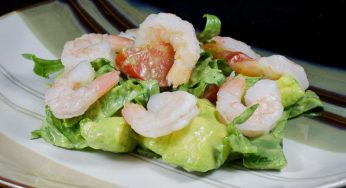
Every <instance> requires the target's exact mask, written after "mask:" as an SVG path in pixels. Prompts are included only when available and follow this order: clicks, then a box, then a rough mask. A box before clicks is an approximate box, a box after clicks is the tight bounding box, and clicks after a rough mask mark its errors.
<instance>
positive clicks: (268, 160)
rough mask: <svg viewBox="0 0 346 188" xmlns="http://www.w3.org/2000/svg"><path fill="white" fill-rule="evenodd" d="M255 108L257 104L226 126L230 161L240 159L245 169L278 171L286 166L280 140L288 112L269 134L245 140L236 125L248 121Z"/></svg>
mask: <svg viewBox="0 0 346 188" xmlns="http://www.w3.org/2000/svg"><path fill="white" fill-rule="evenodd" d="M257 107H258V104H256V105H253V106H251V107H249V108H247V109H246V110H245V111H244V112H243V113H242V114H240V115H239V116H238V117H236V118H235V119H234V120H233V121H232V122H231V123H230V124H229V125H228V132H229V135H228V136H227V139H228V141H229V144H230V147H231V149H232V152H231V154H230V160H235V159H239V158H240V159H242V165H244V166H245V167H246V168H251V169H271V170H279V169H281V168H283V167H285V166H286V164H287V161H286V158H285V155H284V153H283V150H282V140H283V135H284V134H283V131H284V127H285V124H286V122H287V119H288V115H289V112H285V113H284V115H283V116H282V117H281V119H280V120H278V122H277V123H276V125H275V127H274V129H272V130H271V131H270V132H269V133H267V134H264V135H262V136H259V137H256V138H247V137H245V136H244V135H243V134H241V132H240V131H239V130H238V129H237V128H236V125H238V124H242V123H244V122H245V121H246V120H247V119H249V118H250V117H251V115H252V114H253V113H254V111H255V110H256V109H257Z"/></svg>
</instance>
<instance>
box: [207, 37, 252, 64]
mask: <svg viewBox="0 0 346 188" xmlns="http://www.w3.org/2000/svg"><path fill="white" fill-rule="evenodd" d="M203 48H204V49H205V50H206V51H208V52H210V53H212V54H213V57H214V58H215V59H224V60H226V61H227V64H228V65H230V66H231V64H232V63H234V62H243V61H249V60H252V58H251V57H249V56H247V55H245V54H244V53H242V52H237V51H234V52H233V51H230V50H225V49H223V48H221V47H219V46H217V45H216V44H213V43H209V44H205V45H204V46H203Z"/></svg>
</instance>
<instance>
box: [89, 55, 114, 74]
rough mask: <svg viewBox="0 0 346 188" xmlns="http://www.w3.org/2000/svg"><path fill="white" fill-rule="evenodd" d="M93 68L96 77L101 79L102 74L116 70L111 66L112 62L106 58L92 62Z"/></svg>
mask: <svg viewBox="0 0 346 188" xmlns="http://www.w3.org/2000/svg"><path fill="white" fill-rule="evenodd" d="M90 63H91V66H92V67H93V68H94V70H95V77H96V78H97V77H99V76H101V75H102V74H105V73H107V72H111V71H113V70H114V67H113V66H112V65H111V62H110V61H109V60H107V59H104V58H98V59H95V60H93V61H91V62H90Z"/></svg>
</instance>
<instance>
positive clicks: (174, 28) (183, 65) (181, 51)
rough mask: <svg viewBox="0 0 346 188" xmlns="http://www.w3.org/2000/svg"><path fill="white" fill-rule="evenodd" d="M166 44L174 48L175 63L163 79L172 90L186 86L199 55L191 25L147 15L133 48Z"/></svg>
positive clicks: (174, 18)
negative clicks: (184, 84) (171, 86)
mask: <svg viewBox="0 0 346 188" xmlns="http://www.w3.org/2000/svg"><path fill="white" fill-rule="evenodd" d="M160 43H168V44H170V45H172V47H173V49H174V52H175V54H174V63H173V65H172V67H171V68H170V70H169V72H168V74H167V76H166V79H167V81H168V84H169V85H173V87H174V88H176V87H177V86H179V85H181V84H183V83H186V82H187V81H188V80H189V78H190V75H191V72H192V69H193V68H194V66H195V64H196V63H197V60H198V58H199V55H200V47H199V42H198V40H197V37H196V33H195V29H194V28H193V26H192V25H191V24H190V23H189V22H187V21H184V20H182V19H181V18H179V17H177V16H175V15H173V14H168V13H159V14H151V15H149V16H148V17H147V18H146V19H145V21H144V22H143V23H142V24H141V25H140V27H139V29H138V33H137V38H136V41H135V46H137V47H141V46H145V45H151V46H155V44H160Z"/></svg>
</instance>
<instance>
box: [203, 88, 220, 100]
mask: <svg viewBox="0 0 346 188" xmlns="http://www.w3.org/2000/svg"><path fill="white" fill-rule="evenodd" d="M218 91H219V87H218V86H217V85H215V84H211V85H208V86H207V88H206V89H205V91H204V93H203V95H202V98H205V99H208V100H209V101H210V102H212V103H214V104H215V103H216V100H217V92H218Z"/></svg>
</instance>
